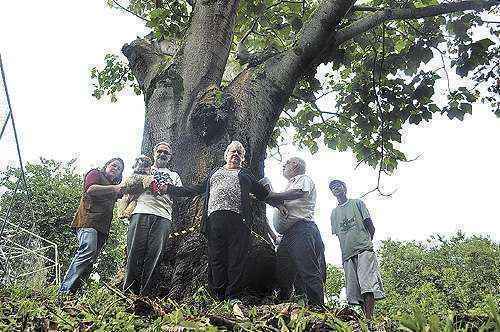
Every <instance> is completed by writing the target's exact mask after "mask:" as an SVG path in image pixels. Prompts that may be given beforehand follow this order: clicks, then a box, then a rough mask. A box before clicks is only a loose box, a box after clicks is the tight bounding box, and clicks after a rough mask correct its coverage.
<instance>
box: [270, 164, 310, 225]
mask: <svg viewBox="0 0 500 332" xmlns="http://www.w3.org/2000/svg"><path fill="white" fill-rule="evenodd" d="M294 189H296V190H302V191H303V192H305V193H306V194H305V195H304V197H302V198H298V199H294V200H292V201H285V207H286V209H287V210H288V216H287V217H286V218H285V216H284V215H282V214H281V212H280V211H279V210H278V209H276V210H275V211H274V218H273V226H274V229H275V230H276V232H278V233H280V234H284V233H285V232H286V231H287V230H288V229H290V227H292V226H293V225H295V223H297V221H299V220H308V221H313V220H314V210H315V207H316V187H315V186H314V182H313V180H312V179H311V178H310V177H309V176H307V175H305V174H300V175H297V176H294V177H293V178H291V179H290V181H289V182H288V185H287V187H286V189H285V191H288V190H294Z"/></svg>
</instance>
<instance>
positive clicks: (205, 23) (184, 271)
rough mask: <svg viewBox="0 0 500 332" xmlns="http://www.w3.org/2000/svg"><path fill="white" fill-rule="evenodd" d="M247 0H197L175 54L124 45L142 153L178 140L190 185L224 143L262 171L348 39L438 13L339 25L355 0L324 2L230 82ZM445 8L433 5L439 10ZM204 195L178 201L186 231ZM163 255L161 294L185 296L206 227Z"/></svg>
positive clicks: (260, 256) (256, 215)
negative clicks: (303, 93)
mask: <svg viewBox="0 0 500 332" xmlns="http://www.w3.org/2000/svg"><path fill="white" fill-rule="evenodd" d="M485 2H486V1H479V2H477V3H482V4H483V5H484V3H485ZM238 3H239V0H211V1H210V0H209V1H197V2H196V5H195V7H194V11H193V14H192V17H191V25H190V28H189V30H188V32H187V35H186V38H185V40H184V41H182V43H181V42H175V41H172V42H171V43H167V44H168V45H170V48H171V50H170V52H168V53H170V54H176V55H175V56H174V57H173V59H169V60H166V59H165V56H164V54H163V53H162V50H161V49H160V47H158V45H156V44H155V43H154V42H151V41H148V40H147V39H137V40H135V41H134V42H132V43H130V44H129V45H125V46H124V47H123V53H124V54H125V55H126V57H127V58H128V60H129V65H130V68H131V70H132V72H133V74H134V75H135V77H136V78H137V80H138V82H139V85H140V87H141V89H142V91H143V92H144V101H145V106H146V114H145V123H144V136H143V145H142V152H143V153H146V154H150V153H151V151H152V147H153V146H154V145H155V144H157V143H158V142H160V141H166V142H168V143H170V144H171V145H172V147H173V156H172V161H171V169H172V170H174V171H176V172H178V173H179V175H180V176H181V179H182V182H183V183H184V184H193V183H199V182H201V181H202V180H203V179H204V178H205V177H206V176H207V174H208V173H209V172H210V171H211V170H213V169H214V168H216V167H220V166H222V165H223V163H224V161H223V154H224V150H225V148H226V146H227V145H228V144H229V143H230V142H231V141H232V140H238V141H240V142H241V143H243V145H244V146H245V148H246V156H245V159H246V167H247V168H248V169H249V170H250V171H251V172H252V173H253V174H254V175H256V176H257V177H261V176H262V174H263V160H264V159H265V150H266V147H267V144H268V142H269V139H270V136H271V134H272V132H273V129H274V127H275V124H276V121H277V119H278V117H279V116H280V114H281V112H282V111H283V107H284V105H285V103H286V102H287V100H288V98H289V97H290V95H291V94H292V91H293V89H294V87H295V85H296V84H297V82H298V81H299V80H300V79H301V78H302V77H303V76H305V75H310V74H311V72H314V71H315V70H316V67H317V66H318V65H319V63H321V62H323V61H325V59H326V58H325V54H326V53H330V54H331V52H332V48H333V49H335V48H336V46H338V44H339V42H343V41H346V40H348V39H349V38H352V36H354V35H355V34H357V33H362V32H363V31H366V30H368V29H370V28H371V27H373V26H375V25H377V24H380V23H381V22H383V21H384V20H389V19H398V18H404V17H422V16H421V15H424V16H425V15H430V14H431V12H428V11H425V10H424V9H411V10H409V9H401V10H391V11H390V12H387V11H384V12H379V11H377V10H374V13H373V14H371V15H369V16H367V18H366V19H364V20H360V21H359V22H355V23H353V25H351V26H348V27H347V28H345V29H344V30H341V31H340V32H338V33H337V31H336V30H337V27H338V25H339V23H340V21H341V20H342V18H343V17H344V16H345V15H346V14H347V13H348V12H349V11H350V10H351V9H352V7H353V5H354V3H355V1H353V0H325V1H323V3H322V4H321V5H320V6H319V9H318V10H317V12H316V13H315V14H314V15H313V17H312V18H311V20H310V21H309V22H308V23H306V24H305V25H304V28H303V29H302V32H301V35H300V38H299V40H298V41H297V43H296V44H295V45H296V46H295V47H293V48H292V49H290V50H287V51H285V52H283V53H280V54H277V55H275V56H272V57H271V58H269V59H267V60H265V62H263V63H262V64H260V65H257V66H255V67H252V66H249V67H248V68H246V69H244V70H243V71H242V72H241V73H240V74H239V75H238V76H237V77H236V78H235V79H234V80H233V81H232V82H231V84H230V85H229V86H227V87H225V88H223V87H221V86H220V82H221V79H222V75H223V73H224V69H225V66H226V62H227V59H228V56H229V50H230V46H231V42H232V37H233V29H234V24H235V20H236V12H237V8H238ZM475 3H476V1H467V6H474V4H475ZM487 3H490V2H487ZM450 5H451V4H450ZM477 6H480V5H477ZM464 8H465V7H464ZM467 8H468V7H467ZM441 9H442V7H440V8H439V9H436V8H434V10H435V11H436V10H437V11H436V15H437V14H439V13H440V12H441V11H442V10H441ZM447 9H449V8H447ZM440 10H441V11H440ZM408 15H410V16H408ZM415 15H416V16H415ZM419 15H420V16H419ZM336 39H337V42H336ZM201 201H202V200H201V199H200V198H195V199H179V200H177V201H176V204H175V206H174V218H173V219H174V220H173V223H174V225H175V228H176V229H177V230H181V229H187V228H190V227H192V226H195V227H198V228H199V224H200V220H201V214H202V206H201ZM252 207H253V218H252V220H249V221H248V227H249V228H250V229H251V230H252V232H253V234H254V235H255V236H253V247H252V252H251V254H250V256H251V259H250V266H249V269H248V271H247V276H248V285H249V286H250V287H249V291H251V292H254V293H258V294H260V295H263V294H266V293H269V292H270V290H271V289H272V287H273V286H274V279H273V277H274V273H273V271H274V250H273V248H272V247H271V246H270V245H269V244H267V243H266V241H265V238H267V236H266V229H267V227H266V223H267V220H266V218H265V207H264V204H263V203H261V202H256V201H255V202H252ZM163 263H164V264H163V265H162V268H161V273H160V280H159V282H158V286H159V293H158V295H159V296H164V295H168V296H170V297H172V298H174V299H182V298H186V297H188V296H190V295H192V294H193V293H195V292H196V291H197V290H198V289H199V287H201V286H206V285H207V272H208V271H207V249H206V240H205V238H204V237H203V236H202V235H201V234H200V233H199V232H198V231H195V232H192V233H189V234H188V235H185V236H182V237H177V238H174V239H172V241H170V243H169V244H168V248H167V251H166V253H165V258H164V262H163Z"/></svg>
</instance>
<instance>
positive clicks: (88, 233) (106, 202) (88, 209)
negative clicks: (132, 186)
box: [59, 158, 124, 293]
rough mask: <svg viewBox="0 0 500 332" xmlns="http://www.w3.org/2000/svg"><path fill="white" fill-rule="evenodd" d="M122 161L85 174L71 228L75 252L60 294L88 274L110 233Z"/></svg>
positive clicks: (76, 285) (119, 193) (113, 162)
mask: <svg viewBox="0 0 500 332" xmlns="http://www.w3.org/2000/svg"><path fill="white" fill-rule="evenodd" d="M123 168H124V163H123V160H122V159H120V158H113V159H111V160H109V161H108V162H107V163H106V164H105V165H104V167H103V168H102V169H93V170H91V171H89V172H88V173H87V175H85V180H84V188H83V189H84V192H83V195H82V198H81V200H80V206H79V207H78V210H77V211H76V214H75V218H74V220H73V223H72V224H71V227H72V228H73V229H75V230H76V235H77V237H78V244H79V246H78V249H77V251H76V254H75V257H74V258H73V260H72V261H71V264H70V266H69V268H68V271H67V272H66V275H65V276H64V279H63V281H62V283H61V287H60V288H59V293H70V292H75V291H76V290H78V288H79V287H80V285H81V282H82V280H85V278H86V277H88V276H89V275H90V272H91V270H92V264H93V263H94V262H95V260H96V259H97V256H98V254H99V252H100V251H101V249H102V247H103V245H104V243H105V242H106V239H107V237H108V234H109V228H110V227H111V220H112V219H113V208H114V206H115V203H116V200H117V199H118V198H119V197H120V196H121V195H122V187H121V186H120V185H119V184H120V182H121V181H122V172H123Z"/></svg>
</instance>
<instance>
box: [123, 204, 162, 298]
mask: <svg viewBox="0 0 500 332" xmlns="http://www.w3.org/2000/svg"><path fill="white" fill-rule="evenodd" d="M170 226H171V225H170V220H168V219H165V218H162V217H159V216H155V215H152V214H142V213H136V214H134V215H132V217H131V218H130V225H129V226H128V233H127V269H126V272H125V284H124V285H123V288H124V290H131V291H132V292H133V293H135V294H141V295H150V292H151V289H152V283H153V276H154V273H155V270H156V268H157V266H158V265H159V263H160V259H161V257H162V253H163V249H164V247H165V246H166V243H167V240H168V235H169V233H170Z"/></svg>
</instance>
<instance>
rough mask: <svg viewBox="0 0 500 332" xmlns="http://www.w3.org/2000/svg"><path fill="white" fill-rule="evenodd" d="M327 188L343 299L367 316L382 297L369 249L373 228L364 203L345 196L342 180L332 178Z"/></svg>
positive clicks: (370, 315) (377, 272)
mask: <svg viewBox="0 0 500 332" xmlns="http://www.w3.org/2000/svg"><path fill="white" fill-rule="evenodd" d="M329 187H330V190H331V191H332V193H333V195H334V196H335V197H336V198H337V201H338V206H337V207H336V208H335V209H333V211H332V215H331V222H332V233H333V234H336V235H337V236H338V238H339V242H340V249H341V251H342V266H343V267H344V273H345V281H346V293H347V301H348V302H349V304H359V305H361V306H362V308H363V312H364V313H365V316H366V318H368V319H371V318H372V316H373V307H374V304H375V300H378V299H382V298H384V297H385V295H384V289H383V286H382V279H381V278H380V273H379V269H378V263H377V257H376V255H375V252H374V251H373V244H372V239H373V235H374V234H375V227H374V226H373V222H372V220H371V217H370V213H369V212H368V209H367V208H366V206H365V203H363V201H361V200H360V199H348V198H347V187H346V185H345V183H344V182H342V181H340V180H333V181H331V182H330V185H329Z"/></svg>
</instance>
